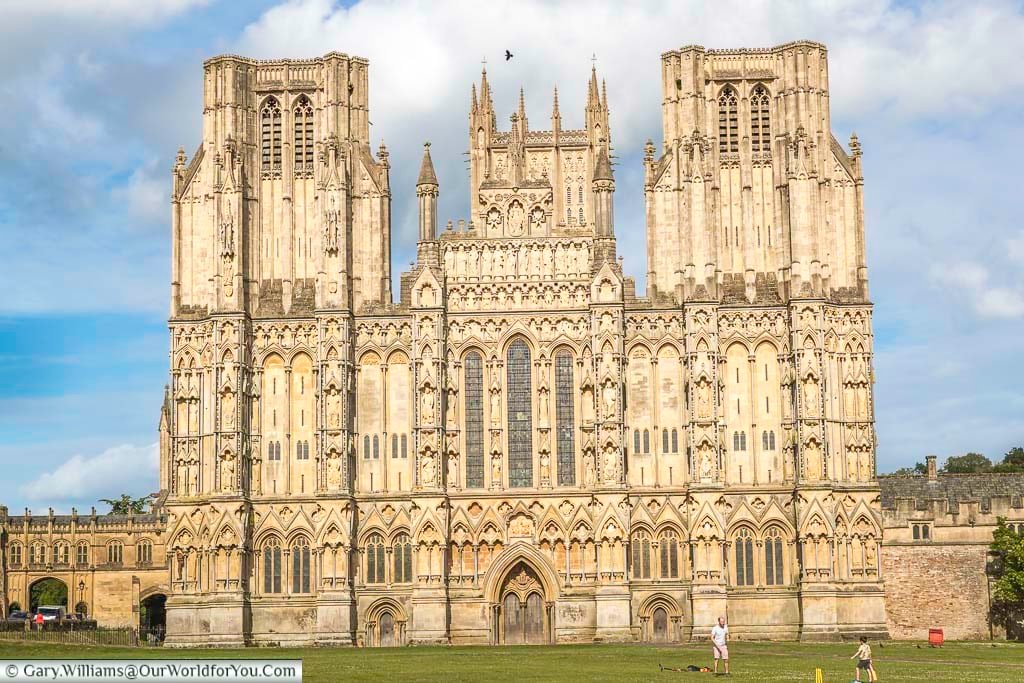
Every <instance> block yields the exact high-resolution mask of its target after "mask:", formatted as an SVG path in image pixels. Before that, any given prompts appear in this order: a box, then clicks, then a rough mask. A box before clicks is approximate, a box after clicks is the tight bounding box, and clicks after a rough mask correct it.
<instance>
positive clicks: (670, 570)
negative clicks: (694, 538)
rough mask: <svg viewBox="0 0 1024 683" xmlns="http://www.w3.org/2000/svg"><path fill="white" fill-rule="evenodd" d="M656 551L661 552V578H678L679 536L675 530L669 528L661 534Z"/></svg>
mask: <svg viewBox="0 0 1024 683" xmlns="http://www.w3.org/2000/svg"><path fill="white" fill-rule="evenodd" d="M658 551H659V552H660V553H661V578H663V579H678V578H679V537H678V536H676V532H675V531H672V530H669V531H665V532H663V533H662V534H661V538H660V539H659V543H658Z"/></svg>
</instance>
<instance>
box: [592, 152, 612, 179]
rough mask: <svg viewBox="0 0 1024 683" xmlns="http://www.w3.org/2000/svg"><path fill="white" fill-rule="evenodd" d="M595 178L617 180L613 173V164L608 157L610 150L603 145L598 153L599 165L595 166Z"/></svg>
mask: <svg viewBox="0 0 1024 683" xmlns="http://www.w3.org/2000/svg"><path fill="white" fill-rule="evenodd" d="M594 180H615V176H614V175H613V174H612V164H611V161H609V159H608V152H606V151H605V149H604V148H603V147H602V148H601V151H600V152H599V153H598V155H597V166H596V167H595V168H594Z"/></svg>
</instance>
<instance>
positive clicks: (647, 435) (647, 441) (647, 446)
mask: <svg viewBox="0 0 1024 683" xmlns="http://www.w3.org/2000/svg"><path fill="white" fill-rule="evenodd" d="M650 452H651V430H649V429H645V430H644V455H647V454H648V453H650Z"/></svg>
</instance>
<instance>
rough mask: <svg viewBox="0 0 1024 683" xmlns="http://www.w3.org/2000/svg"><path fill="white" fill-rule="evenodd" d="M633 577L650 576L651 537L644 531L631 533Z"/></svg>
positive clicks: (644, 577) (642, 577) (645, 577)
mask: <svg viewBox="0 0 1024 683" xmlns="http://www.w3.org/2000/svg"><path fill="white" fill-rule="evenodd" d="M632 547H633V578H634V579H649V578H651V537H650V536H648V535H647V532H646V531H638V532H637V533H636V534H634V535H633V543H632Z"/></svg>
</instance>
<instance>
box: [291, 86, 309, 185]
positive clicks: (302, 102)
mask: <svg viewBox="0 0 1024 683" xmlns="http://www.w3.org/2000/svg"><path fill="white" fill-rule="evenodd" d="M293 115H294V123H295V141H294V150H295V175H296V177H299V178H312V177H313V105H311V104H310V103H309V98H308V97H306V96H305V95H303V96H302V97H300V98H299V100H298V102H296V104H295V111H294V112H293Z"/></svg>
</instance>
